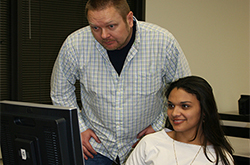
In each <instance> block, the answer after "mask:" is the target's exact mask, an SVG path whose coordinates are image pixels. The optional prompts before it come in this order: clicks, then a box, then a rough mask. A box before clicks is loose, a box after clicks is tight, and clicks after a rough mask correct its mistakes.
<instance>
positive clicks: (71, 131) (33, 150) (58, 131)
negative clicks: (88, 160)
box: [0, 101, 84, 165]
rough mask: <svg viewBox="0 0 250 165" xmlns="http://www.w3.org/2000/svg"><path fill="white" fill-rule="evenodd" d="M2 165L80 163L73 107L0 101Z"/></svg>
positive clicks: (79, 164) (75, 164)
mask: <svg viewBox="0 0 250 165" xmlns="http://www.w3.org/2000/svg"><path fill="white" fill-rule="evenodd" d="M0 104H1V107H0V108H1V109H0V115H1V151H2V158H3V163H4V164H6V165H7V164H10V165H12V164H13V165H19V164H20V165H23V164H25V165H26V164H28V165H59V164H60V165H61V164H63V165H84V158H83V152H82V145H81V138H80V131H79V123H78V116H77V115H78V114H77V109H76V108H65V107H58V106H53V105H45V104H35V103H26V102H16V101H1V102H0Z"/></svg>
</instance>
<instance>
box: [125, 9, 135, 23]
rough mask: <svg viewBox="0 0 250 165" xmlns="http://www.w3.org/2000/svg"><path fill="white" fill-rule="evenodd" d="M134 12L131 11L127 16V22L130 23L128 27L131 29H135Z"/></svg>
mask: <svg viewBox="0 0 250 165" xmlns="http://www.w3.org/2000/svg"><path fill="white" fill-rule="evenodd" d="M133 15H134V14H133V12H132V11H130V12H129V13H128V15H127V22H128V25H129V27H133V21H134V20H133Z"/></svg>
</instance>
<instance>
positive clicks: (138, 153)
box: [125, 138, 146, 165]
mask: <svg viewBox="0 0 250 165" xmlns="http://www.w3.org/2000/svg"><path fill="white" fill-rule="evenodd" d="M145 153H146V143H145V138H142V140H141V141H140V142H139V143H138V144H137V145H136V147H135V149H134V150H133V151H132V153H131V154H130V155H129V157H128V159H127V161H126V163H125V165H139V164H140V165H145V158H146V154H145Z"/></svg>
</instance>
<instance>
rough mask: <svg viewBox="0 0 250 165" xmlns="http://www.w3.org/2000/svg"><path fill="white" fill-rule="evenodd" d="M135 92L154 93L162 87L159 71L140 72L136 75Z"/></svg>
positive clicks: (142, 93)
mask: <svg viewBox="0 0 250 165" xmlns="http://www.w3.org/2000/svg"><path fill="white" fill-rule="evenodd" d="M137 87H138V88H137V93H138V94H141V95H154V94H156V93H157V92H158V91H159V90H160V89H161V87H162V78H161V76H160V75H159V73H140V74H139V75H138V77H137Z"/></svg>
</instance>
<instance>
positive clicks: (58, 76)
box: [50, 40, 87, 132]
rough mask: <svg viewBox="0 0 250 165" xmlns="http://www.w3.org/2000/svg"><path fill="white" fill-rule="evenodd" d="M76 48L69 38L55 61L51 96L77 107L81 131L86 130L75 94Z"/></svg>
mask: <svg viewBox="0 0 250 165" xmlns="http://www.w3.org/2000/svg"><path fill="white" fill-rule="evenodd" d="M75 53H76V52H74V49H72V48H70V46H68V43H67V40H66V41H65V42H64V44H63V46H62V48H61V50H60V52H59V54H58V57H57V59H56V61H55V64H54V67H53V71H52V75H51V84H50V86H51V90H50V96H51V100H52V103H53V104H54V105H58V106H64V107H77V109H78V119H79V126H80V131H81V132H82V131H84V130H86V129H87V128H85V124H84V122H83V118H82V113H81V111H80V109H79V106H78V105H77V99H76V95H75V82H76V80H77V79H79V78H78V70H77V64H78V63H77V60H76V58H75V56H73V54H75Z"/></svg>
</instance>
